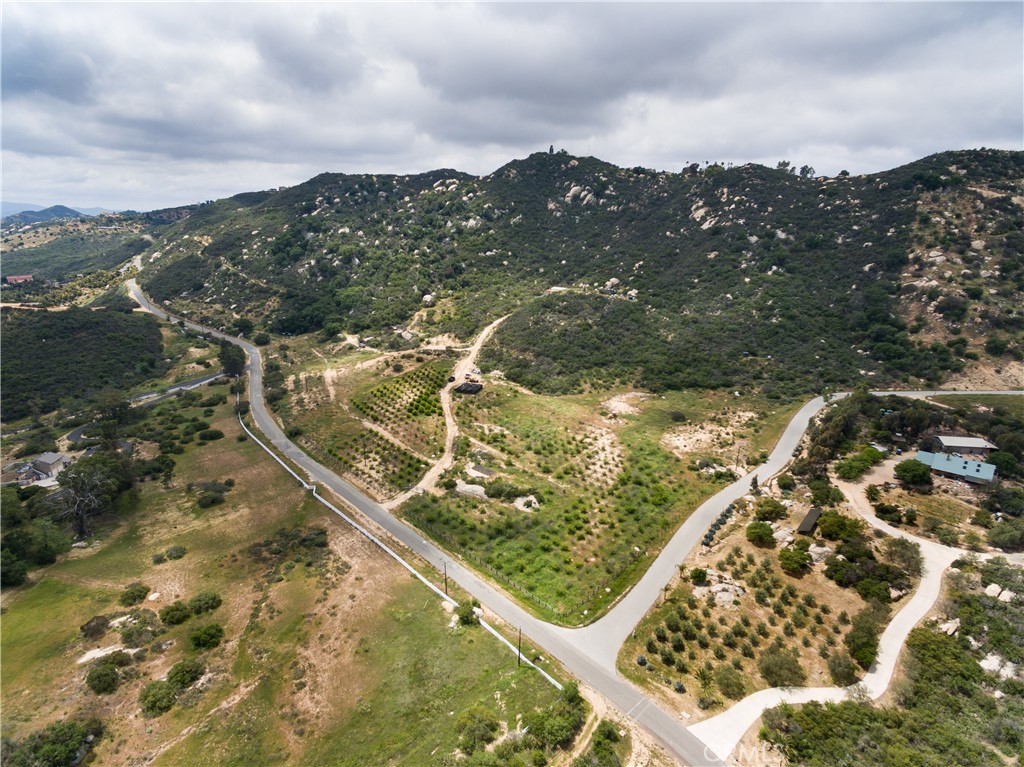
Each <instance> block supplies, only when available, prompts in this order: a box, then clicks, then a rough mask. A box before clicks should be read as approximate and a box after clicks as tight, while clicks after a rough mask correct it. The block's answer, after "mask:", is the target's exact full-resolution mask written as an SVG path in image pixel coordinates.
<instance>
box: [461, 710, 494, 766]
mask: <svg viewBox="0 0 1024 767" xmlns="http://www.w3.org/2000/svg"><path fill="white" fill-rule="evenodd" d="M498 724H499V722H498V717H497V716H495V714H494V712H493V711H491V710H490V709H489V708H485V707H484V706H471V707H469V708H467V709H466V710H465V711H463V712H462V713H461V714H459V718H458V719H457V720H456V721H455V729H456V731H457V732H458V733H459V748H460V749H462V751H463V753H465V754H467V755H471V754H472V753H473V752H474V751H476V750H477V749H479V748H482V747H484V746H486V745H487V744H488V743H490V742H491V741H493V740H494V736H495V735H497V733H498Z"/></svg>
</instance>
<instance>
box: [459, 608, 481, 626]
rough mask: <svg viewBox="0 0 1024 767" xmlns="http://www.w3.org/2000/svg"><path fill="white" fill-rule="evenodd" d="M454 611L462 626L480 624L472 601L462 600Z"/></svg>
mask: <svg viewBox="0 0 1024 767" xmlns="http://www.w3.org/2000/svg"><path fill="white" fill-rule="evenodd" d="M455 613H456V615H458V616H459V623H461V624H462V625H463V626H478V625H480V618H479V617H478V616H477V614H476V611H475V610H474V609H473V603H472V602H463V603H462V604H461V605H459V607H458V609H457V610H456V611H455Z"/></svg>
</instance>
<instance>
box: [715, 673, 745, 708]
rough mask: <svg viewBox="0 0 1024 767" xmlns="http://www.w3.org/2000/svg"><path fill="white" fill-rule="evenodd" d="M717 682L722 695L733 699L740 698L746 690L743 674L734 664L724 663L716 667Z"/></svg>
mask: <svg viewBox="0 0 1024 767" xmlns="http://www.w3.org/2000/svg"><path fill="white" fill-rule="evenodd" d="M715 682H717V683H718V689H719V690H721V691H722V695H724V696H725V697H727V698H730V699H731V700H740V699H741V698H742V697H743V695H744V693H745V692H746V686H745V684H744V682H743V674H741V673H740V672H739V671H737V670H736V669H734V668H733V667H732V666H728V665H722V666H719V667H718V668H717V669H715Z"/></svg>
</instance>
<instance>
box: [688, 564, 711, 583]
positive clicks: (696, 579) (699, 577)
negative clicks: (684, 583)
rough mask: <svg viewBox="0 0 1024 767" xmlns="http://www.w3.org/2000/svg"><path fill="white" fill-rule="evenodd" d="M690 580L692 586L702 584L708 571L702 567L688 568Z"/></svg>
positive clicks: (706, 578)
mask: <svg viewBox="0 0 1024 767" xmlns="http://www.w3.org/2000/svg"><path fill="white" fill-rule="evenodd" d="M690 581H691V582H692V583H693V585H694V586H703V585H704V584H705V583H707V582H708V571H707V570H705V569H704V568H703V567H695V568H693V569H692V570H690Z"/></svg>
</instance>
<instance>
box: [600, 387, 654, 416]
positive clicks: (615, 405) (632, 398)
mask: <svg viewBox="0 0 1024 767" xmlns="http://www.w3.org/2000/svg"><path fill="white" fill-rule="evenodd" d="M650 398H651V395H650V394H645V393H644V392H638V391H631V392H626V393H625V394H616V395H615V396H614V397H612V398H611V399H606V400H605V401H604V402H602V403H601V406H602V407H603V408H604V409H605V410H607V411H608V412H609V413H610V414H612V415H613V416H619V415H639V413H640V410H639V408H637V407H636V406H635V405H633V404H632V403H634V402H643V401H644V400H645V399H650Z"/></svg>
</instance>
